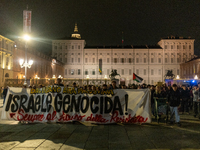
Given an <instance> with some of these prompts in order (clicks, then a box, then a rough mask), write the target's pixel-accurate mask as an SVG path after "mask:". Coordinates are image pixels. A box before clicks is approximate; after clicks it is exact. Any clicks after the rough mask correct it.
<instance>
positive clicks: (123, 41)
mask: <svg viewBox="0 0 200 150" xmlns="http://www.w3.org/2000/svg"><path fill="white" fill-rule="evenodd" d="M123 34H124V32H123V31H122V48H124V37H123Z"/></svg>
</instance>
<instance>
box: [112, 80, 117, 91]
mask: <svg viewBox="0 0 200 150" xmlns="http://www.w3.org/2000/svg"><path fill="white" fill-rule="evenodd" d="M110 89H113V90H114V89H118V87H117V86H116V81H115V80H114V81H112V86H111V88H110Z"/></svg>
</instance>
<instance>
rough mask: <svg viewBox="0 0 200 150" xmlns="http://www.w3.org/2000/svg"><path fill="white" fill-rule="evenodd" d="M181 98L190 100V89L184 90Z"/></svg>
mask: <svg viewBox="0 0 200 150" xmlns="http://www.w3.org/2000/svg"><path fill="white" fill-rule="evenodd" d="M181 99H182V100H183V101H188V100H189V99H190V91H188V90H182V91H181Z"/></svg>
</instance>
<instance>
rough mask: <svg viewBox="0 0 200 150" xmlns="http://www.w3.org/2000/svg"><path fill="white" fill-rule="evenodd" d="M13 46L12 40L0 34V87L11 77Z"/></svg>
mask: <svg viewBox="0 0 200 150" xmlns="http://www.w3.org/2000/svg"><path fill="white" fill-rule="evenodd" d="M13 47H14V41H12V40H10V39H8V38H6V37H4V36H2V35H0V87H2V86H4V82H5V79H10V78H13V71H12V70H13Z"/></svg>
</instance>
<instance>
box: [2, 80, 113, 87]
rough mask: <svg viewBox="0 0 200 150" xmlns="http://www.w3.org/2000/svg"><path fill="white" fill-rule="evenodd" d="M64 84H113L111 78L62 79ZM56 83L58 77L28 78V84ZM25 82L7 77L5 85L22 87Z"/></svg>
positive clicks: (46, 84)
mask: <svg viewBox="0 0 200 150" xmlns="http://www.w3.org/2000/svg"><path fill="white" fill-rule="evenodd" d="M62 81H63V84H64V85H69V86H72V84H73V83H74V82H75V83H76V84H77V85H79V86H84V85H102V84H111V80H110V79H66V78H63V79H62ZM54 83H56V78H41V79H28V80H27V85H36V86H39V85H41V84H42V85H43V86H48V85H53V84H54ZM23 84H24V79H6V80H5V85H4V86H10V87H21V86H23Z"/></svg>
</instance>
